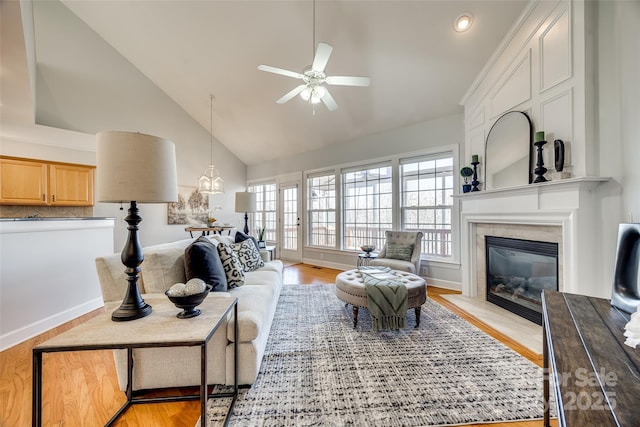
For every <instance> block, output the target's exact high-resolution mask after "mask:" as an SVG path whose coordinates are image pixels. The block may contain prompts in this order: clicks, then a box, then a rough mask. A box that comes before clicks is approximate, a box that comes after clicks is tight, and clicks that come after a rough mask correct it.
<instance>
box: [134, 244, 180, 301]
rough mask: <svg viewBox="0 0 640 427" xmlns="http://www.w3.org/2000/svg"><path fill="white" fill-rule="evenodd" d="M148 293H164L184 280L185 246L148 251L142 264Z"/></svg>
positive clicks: (145, 288)
mask: <svg viewBox="0 0 640 427" xmlns="http://www.w3.org/2000/svg"><path fill="white" fill-rule="evenodd" d="M140 268H141V270H142V277H144V284H145V287H144V290H145V292H146V293H163V292H164V291H166V290H167V289H169V288H170V287H171V286H173V285H174V284H176V283H179V282H184V279H185V275H184V248H183V247H179V246H178V247H173V248H166V249H160V250H154V251H150V252H146V253H145V254H144V261H143V262H142V264H141V265H140Z"/></svg>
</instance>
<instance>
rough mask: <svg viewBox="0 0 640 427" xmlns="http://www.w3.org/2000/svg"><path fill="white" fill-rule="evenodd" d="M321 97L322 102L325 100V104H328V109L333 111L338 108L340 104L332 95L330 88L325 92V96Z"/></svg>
mask: <svg viewBox="0 0 640 427" xmlns="http://www.w3.org/2000/svg"><path fill="white" fill-rule="evenodd" d="M321 99H322V102H324V105H326V106H327V109H328V110H329V111H333V110H335V109H336V108H338V104H336V100H335V99H333V96H331V94H330V93H329V91H328V90H327V91H326V92H325V94H324V96H323V97H322V98H321Z"/></svg>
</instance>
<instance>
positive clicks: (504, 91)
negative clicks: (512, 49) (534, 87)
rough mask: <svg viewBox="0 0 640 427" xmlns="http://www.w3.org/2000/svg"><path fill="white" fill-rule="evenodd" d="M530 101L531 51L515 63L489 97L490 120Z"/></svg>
mask: <svg viewBox="0 0 640 427" xmlns="http://www.w3.org/2000/svg"><path fill="white" fill-rule="evenodd" d="M529 99H531V50H529V49H528V50H527V51H526V52H525V53H524V55H522V56H521V57H520V58H518V59H517V60H516V61H515V65H514V66H513V67H512V68H510V69H509V70H508V71H507V73H506V74H505V77H503V78H502V80H501V82H500V83H498V85H497V89H496V91H495V93H494V94H493V95H492V96H491V97H490V101H489V111H491V114H490V116H491V118H492V119H494V118H496V117H497V116H499V115H501V114H502V113H505V112H507V111H509V110H510V109H512V108H513V107H515V106H516V105H519V104H522V103H523V102H525V101H528V100H529Z"/></svg>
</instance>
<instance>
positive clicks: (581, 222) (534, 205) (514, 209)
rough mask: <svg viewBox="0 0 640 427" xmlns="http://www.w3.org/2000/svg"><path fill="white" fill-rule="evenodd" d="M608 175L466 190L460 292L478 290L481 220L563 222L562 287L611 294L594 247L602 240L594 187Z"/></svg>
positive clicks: (471, 293)
mask: <svg viewBox="0 0 640 427" xmlns="http://www.w3.org/2000/svg"><path fill="white" fill-rule="evenodd" d="M609 179H610V178H602V177H582V178H572V179H565V180H561V181H548V182H544V183H538V184H530V185H525V186H519V187H510V188H503V189H497V190H488V191H478V192H472V193H464V194H461V195H458V196H456V198H457V199H459V200H460V205H461V206H460V212H461V237H462V238H461V241H462V244H461V249H462V253H461V258H462V293H463V295H465V296H470V297H473V296H477V295H478V282H477V275H476V272H477V270H478V265H477V263H478V261H477V253H476V247H477V244H478V242H477V241H476V240H477V233H476V226H477V225H478V224H511V225H512V226H513V225H526V226H528V227H530V226H549V225H551V226H559V227H561V229H562V245H563V253H562V255H561V257H562V258H561V260H559V262H561V263H562V265H563V269H562V277H561V279H560V281H561V283H562V289H560V290H561V291H564V292H569V293H576V294H583V295H589V296H596V297H608V296H609V294H610V292H611V284H610V283H606V284H603V283H597V282H596V281H595V280H594V277H597V275H596V274H595V273H594V271H595V270H594V265H595V263H596V262H599V261H598V260H597V259H596V256H595V253H596V252H595V251H594V250H593V247H595V245H597V243H598V236H597V235H596V234H595V233H594V232H593V230H594V229H596V227H595V226H596V219H597V216H598V214H597V212H599V210H600V206H599V204H598V201H597V200H596V195H595V191H593V190H594V189H595V188H596V187H597V186H598V185H600V184H602V183H604V182H607V181H608V180H609ZM532 240H535V239H532Z"/></svg>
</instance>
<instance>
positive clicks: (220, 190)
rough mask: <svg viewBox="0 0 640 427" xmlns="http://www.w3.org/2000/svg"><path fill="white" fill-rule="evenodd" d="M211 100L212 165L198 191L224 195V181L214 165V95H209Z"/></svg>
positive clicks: (204, 173) (203, 175)
mask: <svg viewBox="0 0 640 427" xmlns="http://www.w3.org/2000/svg"><path fill="white" fill-rule="evenodd" d="M209 98H210V100H211V123H210V129H209V133H210V135H211V163H210V164H209V167H207V168H206V169H205V170H204V172H203V173H202V175H201V176H200V178H198V191H199V192H201V193H203V194H224V181H223V179H222V178H220V173H218V169H216V167H215V166H214V165H213V95H209Z"/></svg>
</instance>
